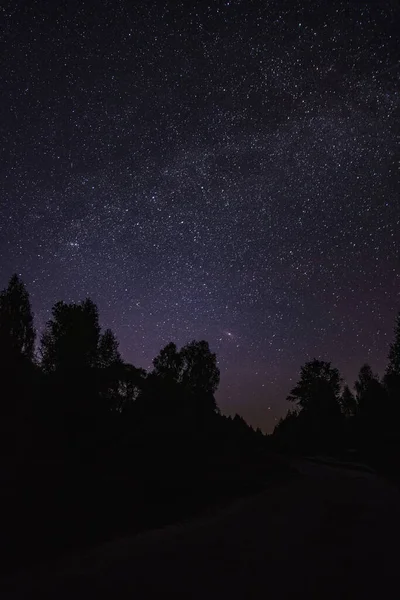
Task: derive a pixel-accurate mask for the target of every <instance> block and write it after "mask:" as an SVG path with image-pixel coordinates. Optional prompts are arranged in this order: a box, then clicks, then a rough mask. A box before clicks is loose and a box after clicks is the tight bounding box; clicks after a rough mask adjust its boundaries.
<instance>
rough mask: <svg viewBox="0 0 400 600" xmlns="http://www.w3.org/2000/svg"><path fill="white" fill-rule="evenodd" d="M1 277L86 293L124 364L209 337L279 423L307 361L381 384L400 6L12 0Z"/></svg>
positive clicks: (226, 401)
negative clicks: (370, 372) (365, 370)
mask: <svg viewBox="0 0 400 600" xmlns="http://www.w3.org/2000/svg"><path fill="white" fill-rule="evenodd" d="M2 6H3V8H1V9H0V11H1V12H0V23H1V27H0V31H1V33H0V36H1V37H0V48H1V52H0V56H1V58H0V62H1V70H0V74H1V78H0V114H1V121H0V123H1V137H0V191H1V193H0V255H1V263H0V287H1V288H3V287H4V286H5V285H6V283H7V280H8V279H9V277H10V276H11V274H12V273H13V272H17V273H19V274H21V276H22V278H23V280H24V282H25V283H26V284H27V287H28V289H29V291H30V293H31V299H32V303H33V308H34V312H35V316H36V325H37V327H38V329H39V331H40V330H41V329H42V328H43V325H44V323H45V322H46V320H47V319H48V318H49V317H50V310H51V306H52V305H53V303H54V302H55V301H56V300H59V299H63V300H65V301H78V300H81V299H83V298H85V297H86V296H90V297H91V298H93V300H94V301H95V302H96V303H97V304H98V306H99V310H100V315H101V320H102V324H103V325H104V326H107V327H111V328H112V329H113V330H114V331H115V333H116V334H117V336H118V339H119V341H120V348H121V351H122V354H123V356H124V358H125V359H126V360H129V361H130V362H132V363H133V364H135V365H136V366H143V367H149V366H150V364H151V360H152V358H153V357H154V356H155V355H156V354H157V353H158V351H159V350H160V348H161V347H162V346H163V345H165V344H166V343H167V342H169V341H171V340H173V341H176V342H177V343H178V344H179V345H181V344H183V343H185V342H187V341H189V340H191V339H193V338H195V339H207V340H208V341H209V343H210V345H211V348H212V350H214V351H216V352H217V355H218V358H219V365H220V368H221V385H220V390H219V392H218V395H217V400H218V403H219V405H220V407H221V408H222V410H223V411H224V412H226V413H233V412H236V411H237V412H239V413H240V414H242V415H243V416H244V417H245V418H246V419H247V420H248V421H249V422H250V423H251V424H253V425H257V426H261V427H262V428H263V429H264V430H271V428H272V427H273V425H274V423H275V419H277V418H279V417H280V416H281V415H282V414H284V413H285V412H286V410H287V407H288V404H287V402H286V401H285V397H286V395H287V393H288V392H289V390H290V388H291V386H292V385H293V383H294V382H295V380H296V379H297V377H298V373H299V368H300V365H301V364H303V363H304V362H305V361H306V360H309V359H310V358H313V357H314V356H315V357H317V358H321V359H328V360H331V361H332V362H333V363H334V365H335V366H338V367H339V368H340V370H341V372H342V374H343V375H344V376H345V377H346V379H348V380H349V382H351V383H352V382H353V380H354V379H355V376H356V373H357V371H358V369H359V367H360V366H361V364H362V363H363V362H364V361H369V362H371V364H372V366H373V368H374V370H377V371H379V372H381V373H382V371H383V369H384V366H385V363H386V356H387V351H388V345H389V343H390V341H391V339H392V330H393V326H394V317H395V314H396V312H397V311H398V310H400V265H399V244H400V202H399V188H400V186H399V179H400V177H399V175H400V172H399V156H400V152H399V142H400V137H399V134H400V126H399V123H400V119H399V99H400V98H399V91H400V86H399V77H400V67H399V64H400V62H399V61H400V43H399V37H398V34H397V33H396V30H397V29H399V30H400V8H399V4H398V3H397V2H396V1H390V0H386V1H379V2H378V1H377V0H376V1H375V2H368V1H362V2H361V1H357V2H351V1H346V2H341V1H340V2H339V1H334V0H329V1H328V0H324V1H322V0H321V1H305V0H303V2H295V1H289V0H287V1H285V0H278V1H268V2H267V1H265V0H264V1H262V2H261V1H259V2H256V1H252V0H246V1H245V0H242V1H240V0H236V1H235V0H231V1H228V0H226V1H225V2H222V1H221V2H219V1H212V2H211V1H210V2H206V1H205V0H203V1H202V2H195V1H194V2H189V1H185V2H156V1H154V2H146V1H143V0H141V1H140V2H132V1H128V0H127V1H125V2H124V1H117V0H103V1H102V2H86V1H85V0H79V1H74V0H65V1H63V2H61V1H58V0H50V1H48V2H46V1H34V0H25V1H23V0H11V1H10V2H5V3H2Z"/></svg>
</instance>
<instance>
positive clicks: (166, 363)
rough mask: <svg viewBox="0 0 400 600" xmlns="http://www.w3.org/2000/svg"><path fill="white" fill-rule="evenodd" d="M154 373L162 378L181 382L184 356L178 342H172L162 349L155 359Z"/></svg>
mask: <svg viewBox="0 0 400 600" xmlns="http://www.w3.org/2000/svg"><path fill="white" fill-rule="evenodd" d="M153 365H154V370H153V373H154V374H155V375H157V377H160V378H161V379H164V380H168V381H170V382H175V383H180V381H181V374H182V356H181V354H180V353H179V352H178V349H177V347H176V344H174V343H173V342H170V343H169V344H167V345H166V346H165V347H164V348H162V349H161V350H160V353H159V354H158V355H157V356H156V357H155V359H154V360H153Z"/></svg>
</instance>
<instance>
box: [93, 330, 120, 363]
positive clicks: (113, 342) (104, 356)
mask: <svg viewBox="0 0 400 600" xmlns="http://www.w3.org/2000/svg"><path fill="white" fill-rule="evenodd" d="M118 346H119V344H118V340H117V338H116V337H115V335H114V333H113V332H112V331H111V329H106V330H105V331H104V333H103V334H102V335H101V336H100V339H99V343H98V357H97V365H98V366H99V367H100V368H101V369H107V368H109V367H112V366H115V365H120V364H122V358H121V354H120V352H119V349H118Z"/></svg>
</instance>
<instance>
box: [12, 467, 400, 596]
mask: <svg viewBox="0 0 400 600" xmlns="http://www.w3.org/2000/svg"><path fill="white" fill-rule="evenodd" d="M293 466H295V467H296V468H297V470H298V474H297V475H294V476H293V477H290V478H289V479H287V480H286V481H284V482H280V483H276V484H273V485H272V486H271V487H270V488H269V489H267V490H265V491H264V492H262V493H261V494H259V495H257V496H253V497H251V498H246V499H243V500H240V501H237V502H236V503H235V504H233V505H232V506H230V507H229V508H226V509H223V510H221V511H220V512H219V513H218V514H216V515H214V516H212V517H204V518H202V519H197V520H195V521H192V522H190V523H186V524H182V525H175V526H170V527H167V528H165V529H162V530H158V531H152V532H147V533H143V534H140V535H137V536H135V537H131V538H126V539H121V540H119V541H114V542H110V543H107V544H104V545H102V546H98V547H97V548H96V549H92V550H88V551H86V552H81V553H80V554H76V555H75V556H73V557H70V558H68V559H67V558H64V559H60V560H58V561H54V562H53V563H51V562H47V563H46V564H43V565H42V566H41V567H36V568H34V569H32V570H31V571H29V570H25V571H23V572H20V573H18V574H14V575H12V576H9V577H5V576H3V577H2V579H1V587H0V595H1V597H2V598H4V599H5V598H31V597H37V598H41V599H43V598H57V599H58V600H59V599H64V598H85V599H86V598H140V599H142V598H160V597H167V598H199V599H200V598H201V599H204V598H208V599H209V598H218V599H221V598H227V599H232V598H241V599H242V598H246V599H247V598H259V597H270V598H271V597H272V598H277V597H279V598H292V597H293V598H294V597H302V598H308V599H309V598H323V599H331V598H351V599H352V600H354V599H355V598H363V599H364V598H378V597H380V598H386V597H387V598H389V597H397V595H398V583H399V575H398V566H399V557H400V551H399V540H400V492H399V490H398V489H397V488H396V487H395V486H394V485H392V484H391V483H389V482H387V481H385V480H384V479H381V478H379V477H378V476H377V475H375V474H374V473H371V472H368V471H362V470H357V469H349V468H345V467H343V466H341V467H334V466H328V465H325V464H320V463H314V462H310V461H306V460H301V461H300V460H299V461H295V462H294V463H293Z"/></svg>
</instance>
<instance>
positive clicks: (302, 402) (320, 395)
mask: <svg viewBox="0 0 400 600" xmlns="http://www.w3.org/2000/svg"><path fill="white" fill-rule="evenodd" d="M341 384H342V379H341V377H340V374H339V371H338V370H337V369H335V368H333V367H332V366H331V363H330V362H326V361H321V360H317V359H314V360H312V361H309V362H307V363H306V364H305V365H304V366H303V367H301V373H300V380H299V381H298V383H297V385H296V386H295V387H294V388H293V389H292V391H291V392H290V395H289V396H288V398H287V399H288V400H289V401H290V402H296V403H297V404H298V406H300V407H301V408H302V409H303V410H317V411H319V410H322V411H327V410H328V411H329V409H330V408H331V409H333V410H334V411H336V410H337V406H338V404H339V397H340V389H341Z"/></svg>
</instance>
